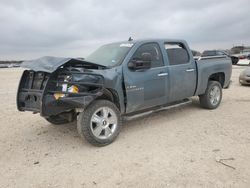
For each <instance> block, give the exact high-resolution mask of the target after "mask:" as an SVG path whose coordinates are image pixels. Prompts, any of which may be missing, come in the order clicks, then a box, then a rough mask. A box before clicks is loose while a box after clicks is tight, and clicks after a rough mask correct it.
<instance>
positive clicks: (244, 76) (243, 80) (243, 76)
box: [239, 67, 250, 85]
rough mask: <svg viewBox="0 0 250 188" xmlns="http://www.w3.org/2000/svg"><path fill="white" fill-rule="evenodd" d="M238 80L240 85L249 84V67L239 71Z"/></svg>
mask: <svg viewBox="0 0 250 188" xmlns="http://www.w3.org/2000/svg"><path fill="white" fill-rule="evenodd" d="M239 82H240V84H241V85H250V67H248V68H246V69H245V70H244V71H242V72H241V73H240V77H239Z"/></svg>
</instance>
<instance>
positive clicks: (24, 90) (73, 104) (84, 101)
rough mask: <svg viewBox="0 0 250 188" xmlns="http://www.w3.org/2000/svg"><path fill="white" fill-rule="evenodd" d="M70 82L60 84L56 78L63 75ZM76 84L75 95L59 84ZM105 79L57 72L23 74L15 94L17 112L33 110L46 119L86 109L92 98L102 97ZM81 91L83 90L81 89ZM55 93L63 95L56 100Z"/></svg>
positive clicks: (89, 75) (90, 74)
mask: <svg viewBox="0 0 250 188" xmlns="http://www.w3.org/2000/svg"><path fill="white" fill-rule="evenodd" d="M66 72H67V74H69V75H71V76H72V78H73V79H72V81H67V82H64V81H60V80H58V75H59V74H62V73H66ZM63 83H67V85H68V86H72V85H77V87H79V88H80V91H79V92H78V93H71V92H67V91H65V92H63V91H62V89H61V87H60V85H62V84H63ZM103 87H104V79H103V77H102V76H101V75H97V74H93V73H89V72H88V73H86V72H77V71H63V70H60V71H56V72H54V73H46V72H35V71H32V70H31V71H28V70H26V71H24V73H23V75H22V78H21V80H20V83H19V87H18V92H17V108H18V110H19V111H32V112H35V113H40V114H41V116H44V117H48V116H51V115H57V114H60V113H62V112H67V111H70V110H73V109H76V108H85V107H86V106H87V105H88V104H90V103H91V102H92V101H93V100H94V99H95V98H97V97H98V96H100V95H102V94H103ZM82 88H84V90H83V89H82ZM86 88H89V89H88V90H86ZM55 93H60V94H64V95H65V96H64V97H61V98H59V99H56V98H55V97H54V94H55Z"/></svg>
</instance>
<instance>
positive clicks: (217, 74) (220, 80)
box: [208, 72, 225, 88]
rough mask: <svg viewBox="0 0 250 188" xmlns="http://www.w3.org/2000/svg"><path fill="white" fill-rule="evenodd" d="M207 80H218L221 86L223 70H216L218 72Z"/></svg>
mask: <svg viewBox="0 0 250 188" xmlns="http://www.w3.org/2000/svg"><path fill="white" fill-rule="evenodd" d="M208 80H209V81H210V80H212V81H218V82H220V84H221V87H222V88H223V86H224V82H225V74H224V73H223V72H218V73H215V74H212V75H211V76H210V77H209V79H208Z"/></svg>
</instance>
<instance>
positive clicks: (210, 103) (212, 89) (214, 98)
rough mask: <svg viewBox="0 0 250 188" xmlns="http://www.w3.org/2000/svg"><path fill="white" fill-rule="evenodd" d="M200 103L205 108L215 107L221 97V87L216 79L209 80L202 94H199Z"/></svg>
mask: <svg viewBox="0 0 250 188" xmlns="http://www.w3.org/2000/svg"><path fill="white" fill-rule="evenodd" d="M199 99H200V105H201V107H203V108H206V109H216V108H217V107H218V106H219V105H220V103H221V99H222V87H221V84H220V83H219V82H217V81H209V82H208V86H207V89H206V91H205V93H204V94H203V95H200V96H199Z"/></svg>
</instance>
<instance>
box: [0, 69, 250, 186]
mask: <svg viewBox="0 0 250 188" xmlns="http://www.w3.org/2000/svg"><path fill="white" fill-rule="evenodd" d="M243 69H244V67H234V69H233V75H232V80H233V83H232V85H231V87H230V89H227V90H223V92H224V93H223V101H222V103H221V105H220V107H219V108H218V109H216V110H204V109H201V108H200V107H199V103H198V100H197V98H196V97H194V98H193V104H191V105H188V106H185V107H181V108H177V109H172V110H167V111H162V112H159V113H156V114H153V115H150V116H148V117H146V118H142V119H139V120H134V121H130V122H126V123H124V127H123V129H122V132H121V134H120V136H119V137H118V139H117V140H116V141H115V142H114V143H113V144H111V145H109V146H106V147H102V148H97V147H93V146H91V145H89V144H88V143H87V142H86V141H85V140H83V139H81V138H80V137H79V136H78V134H77V130H76V126H75V124H73V123H72V124H67V125H64V126H52V125H50V124H49V123H48V122H47V121H45V120H44V119H43V118H41V117H40V116H39V115H34V114H32V113H30V112H24V113H21V112H18V111H17V110H16V104H15V102H16V101H15V100H16V90H17V85H18V82H19V78H20V76H21V73H22V70H21V69H1V70H0V80H1V81H0V104H1V105H2V108H1V110H0V167H1V170H0V187H41V188H44V187H60V188H61V187H249V186H250V160H249V159H250V149H249V148H250V118H249V117H250V87H243V86H240V85H239V83H238V76H239V73H240V72H241V71H242V70H243ZM230 158H231V160H222V161H221V162H222V163H225V164H227V165H229V166H226V165H223V164H222V163H219V160H220V159H230Z"/></svg>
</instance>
